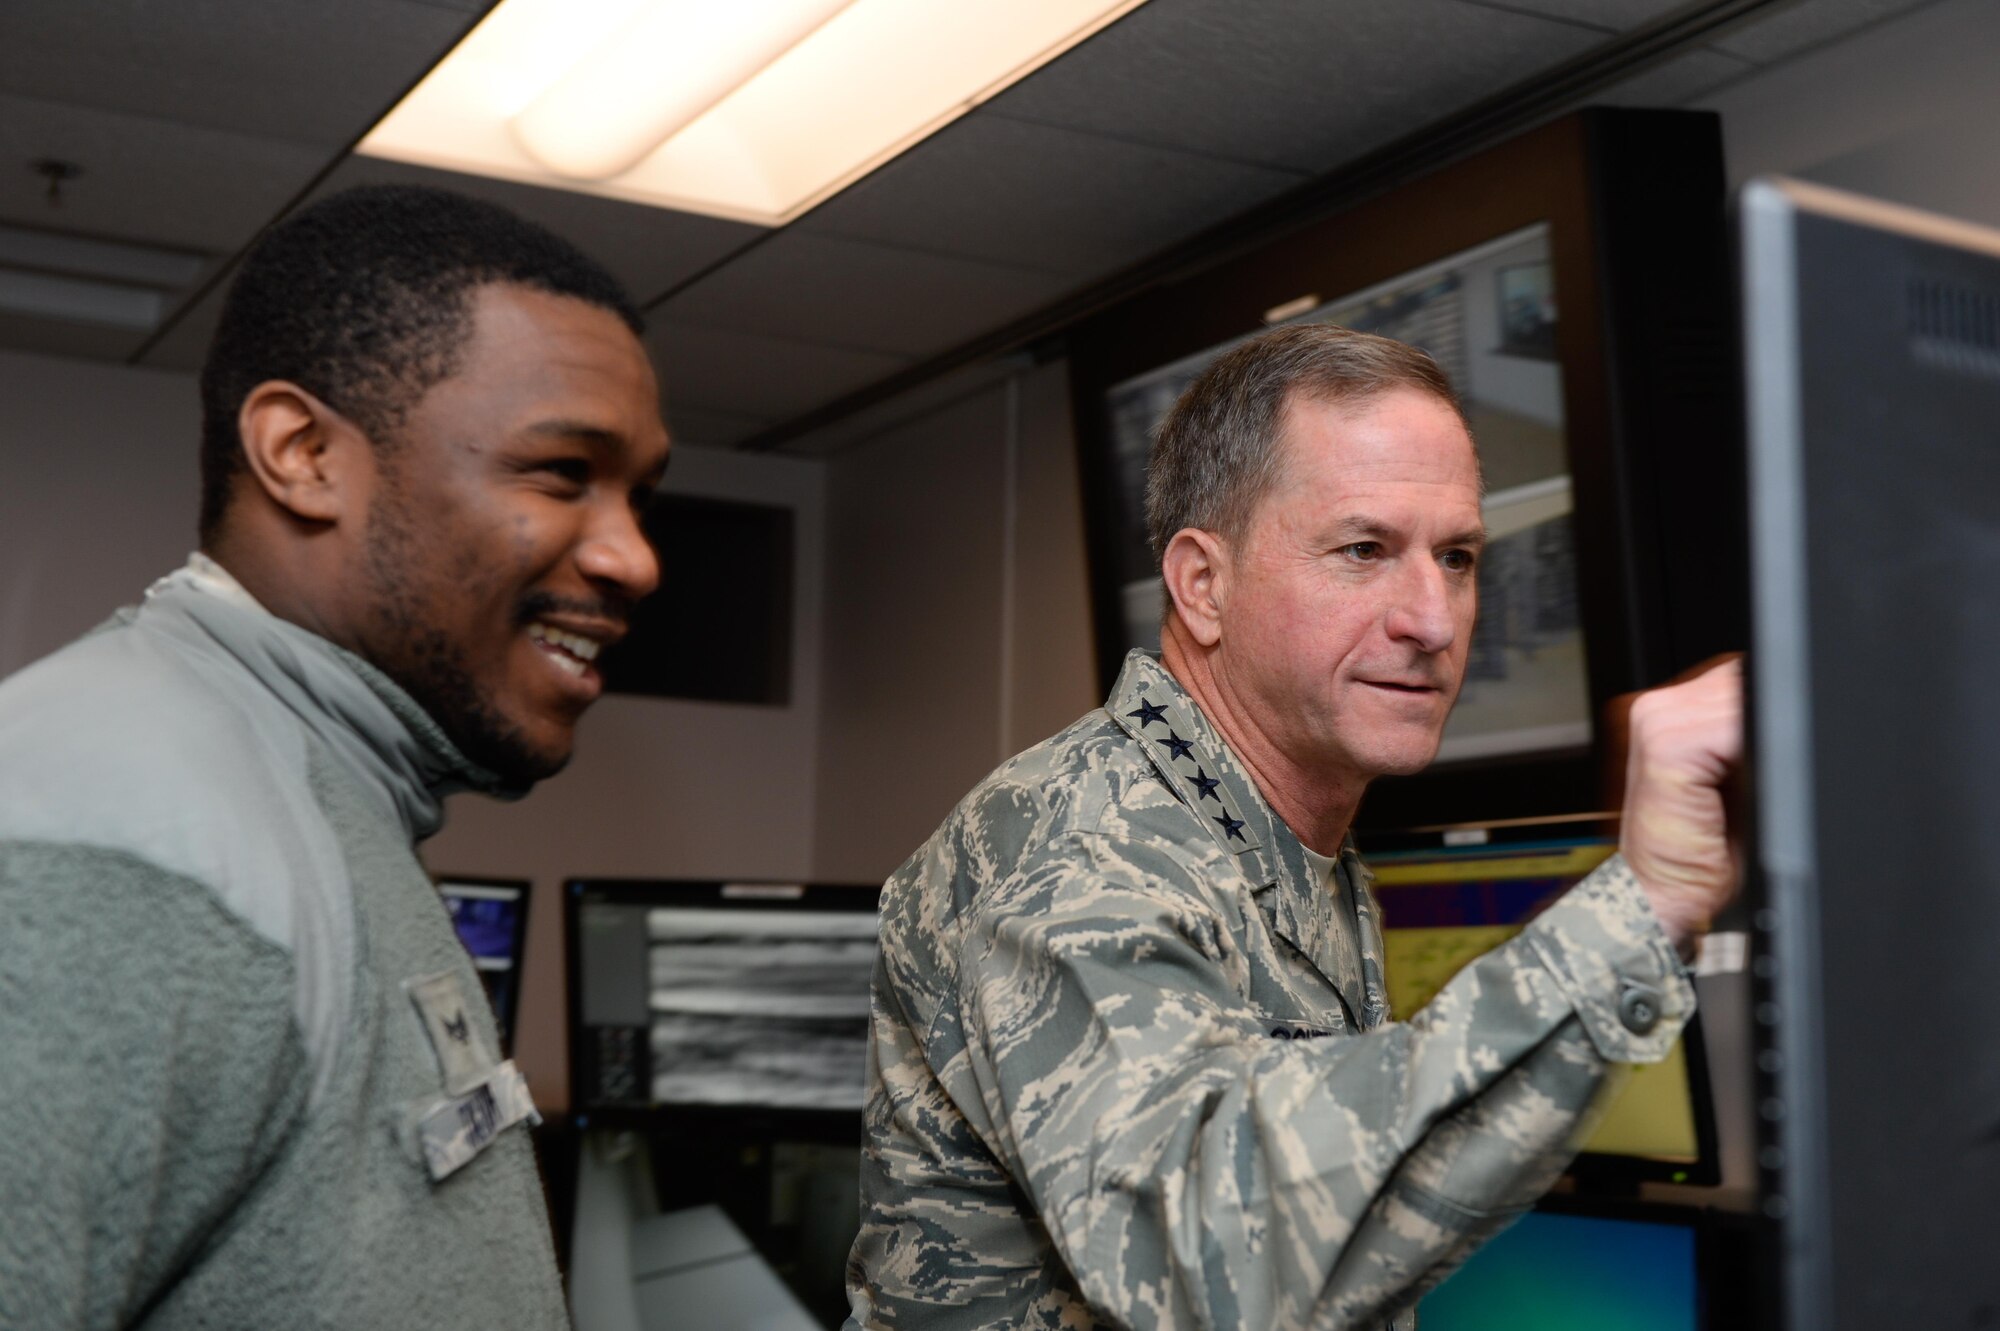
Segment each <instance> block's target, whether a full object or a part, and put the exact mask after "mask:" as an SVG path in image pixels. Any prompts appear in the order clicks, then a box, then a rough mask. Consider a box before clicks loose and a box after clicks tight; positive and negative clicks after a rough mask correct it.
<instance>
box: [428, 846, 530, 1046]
mask: <svg viewBox="0 0 2000 1331" xmlns="http://www.w3.org/2000/svg"><path fill="white" fill-rule="evenodd" d="M438 895H439V896H442V897H443V898H444V904H445V909H447V910H449V911H450V912H451V923H452V927H453V928H455V929H456V930H457V931H458V940H459V941H460V942H461V943H464V944H465V950H466V951H467V952H470V953H471V954H472V965H473V969H475V970H477V971H478V972H479V979H480V983H482V984H484V985H485V986H486V998H487V1001H488V1002H490V1003H491V1004H492V1005H493V1019H494V1021H495V1022H496V1023H497V1024H498V1025H499V1027H500V1043H501V1045H502V1047H503V1048H506V1049H509V1050H511V1049H512V1048H513V1047H514V1018H515V1015H516V1012H517V1011H518V1009H519V1006H520V990H521V945H522V943H523V942H524V941H525V940H526V938H527V932H528V884H527V882H526V881H524V880H522V881H515V880H491V879H486V880H477V881H474V880H468V879H457V878H445V879H440V880H439V882H438Z"/></svg>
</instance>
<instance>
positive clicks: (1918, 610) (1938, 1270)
mask: <svg viewBox="0 0 2000 1331" xmlns="http://www.w3.org/2000/svg"><path fill="white" fill-rule="evenodd" d="M1739 223H1740V228H1741V243H1742V252H1743V260H1744V273H1743V281H1744V297H1745V302H1744V303H1745V340H1746V347H1747V362H1748V370H1749V378H1748V391H1749V422H1750V481H1751V500H1752V503H1751V520H1752V523H1751V537H1752V561H1751V572H1752V586H1753V601H1752V606H1753V612H1754V634H1753V637H1752V647H1753V650H1752V653H1751V657H1750V666H1751V671H1750V674H1751V681H1750V683H1751V704H1752V719H1753V724H1752V726H1751V730H1750V739H1751V743H1752V754H1751V758H1752V762H1751V770H1752V773H1753V778H1754V779H1753V787H1754V791H1755V799H1756V818H1755V820H1754V824H1753V826H1754V831H1755V836H1756V846H1755V849H1754V852H1753V855H1752V861H1753V863H1754V864H1755V865H1756V866H1757V867H1758V869H1759V871H1760V879H1761V886H1762V891H1763V895H1764V902H1765V909H1764V910H1763V911H1762V912H1761V913H1760V914H1759V915H1758V917H1757V924H1758V925H1759V926H1760V928H1759V932H1758V935H1757V938H1756V941H1757V945H1758V950H1759V951H1760V952H1762V953H1763V956H1762V959H1761V965H1760V970H1762V971H1764V972H1767V973H1768V974H1767V977H1766V979H1767V988H1766V991H1765V993H1764V994H1763V995H1762V997H1763V1000H1764V1001H1763V1002H1762V1003H1761V1004H1760V1006H1759V1015H1760V1019H1761V1020H1760V1026H1759V1029H1758V1036H1759V1039H1760V1042H1761V1044H1762V1047H1761V1048H1760V1050H1759V1051H1758V1066H1759V1068H1760V1069H1761V1070H1762V1071H1763V1072H1764V1073H1765V1076H1766V1081H1765V1084H1764V1087H1763V1098H1762V1101H1761V1105H1760V1108H1761V1113H1760V1115H1759V1117H1760V1120H1761V1126H1762V1127H1763V1129H1764V1141H1763V1144H1762V1146H1761V1148H1760V1150H1759V1160H1760V1163H1761V1164H1762V1166H1763V1168H1764V1173H1763V1178H1762V1183H1763V1189H1764V1205H1765V1207H1766V1210H1767V1213H1768V1214H1770V1215H1771V1216H1773V1217H1774V1218H1776V1219H1778V1220H1779V1221H1780V1222H1781V1224H1782V1226H1783V1229H1784V1236H1783V1237H1784V1243H1783V1251H1784V1253H1785V1264H1786V1270H1785V1282H1784V1293H1785V1300H1784V1303H1785V1306H1784V1309H1783V1313H1782V1320H1773V1321H1772V1322H1771V1323H1770V1324H1771V1325H1773V1326H1782V1327H1784V1328H1788V1329H1789V1331H1848V1329H1849V1328H1856V1329H1859V1328H1864V1327H1865V1328H1879V1327H1885V1326H1896V1327H1904V1326H1908V1327H1945V1326H1985V1325H1993V1324H1995V1323H1996V1320H2000V1263H1995V1262H1994V1260H1993V1253H1992V1248H1993V1239H1992V1236H1993V1234H1994V1232H1995V1230H1994V1220H1993V1211H1994V1198H1995V1197H2000V1037H1996V1035H1995V1032H1996V1031H2000V984H1996V983H1994V978H1993V977H1994V972H1995V966H1994V960H1993V958H1994V950H1995V947H1996V944H2000V763H1996V762H1995V752H1996V750H2000V687H1996V684H1995V671H1996V663H2000V573H1996V570H2000V231H1996V230H1992V229H1988V228H1984V227H1976V226H1971V225H1968V224H1965V223H1960V222H1954V221H1949V220H1946V219H1943V218H1939V217H1933V216H1930V215H1928V214H1924V213H1918V212H1915V211H1912V210H1910V209H1905V208H1899V207H1893V206H1890V205H1886V204H1881V203H1876V202H1874V201H1872V200H1867V199H1862V198H1858V197H1856V196H1853V195H1848V194H1842V193H1838V192H1835V191H1832V190H1827V189H1822V188H1818V187H1815V186H1811V185H1805V184H1801V183H1798V182H1795V181H1786V180H1765V181H1758V182H1753V183H1752V184H1751V185H1749V186H1747V187H1746V188H1745V190H1744V192H1743V195H1742V198H1741V202H1740V207H1739Z"/></svg>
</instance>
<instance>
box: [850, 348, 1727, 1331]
mask: <svg viewBox="0 0 2000 1331" xmlns="http://www.w3.org/2000/svg"><path fill="white" fill-rule="evenodd" d="M1480 490H1481V486H1480V479H1479V473H1478V463H1477V459H1476V457H1475V455H1474V453H1473V449H1472V443H1471V440H1470V437H1469V435H1468V434H1467V431H1466V429H1465V425H1464V422H1463V419H1462V417H1461V416H1460V414H1459V412H1458V410H1457V407H1456V405H1455V402H1454V400H1453V398H1452V396H1451V391H1450V388H1449V386H1448V384H1447V383H1446V381H1445V380H1444V378H1443V377H1442V375H1441V374H1440V373H1439V372H1438V370H1437V368H1436V367H1435V365H1433V364H1432V363H1431V362H1430V361H1429V359H1428V358H1427V357H1425V356H1424V355H1423V353H1421V352H1418V351H1415V350H1414V349H1412V348H1408V347H1404V346H1401V345H1400V344H1397V343H1392V342H1387V341H1385V340H1384V339H1380V338H1372V337H1367V336H1365V335H1362V334H1355V333H1350V332H1347V331H1345V330H1342V329H1336V328H1330V327H1326V326H1313V327H1302V328H1294V329H1287V330H1283V331H1280V332H1277V333H1273V334H1269V335H1266V336H1265V337H1262V338H1259V339H1256V340H1254V341H1252V342H1250V343H1248V344H1246V345H1245V346H1243V347H1241V348H1239V349H1237V350H1235V351H1233V352H1231V353H1230V354H1229V355H1227V356H1225V357H1223V358H1222V359H1221V360H1220V361H1219V362H1218V363H1217V364H1216V365H1215V366H1214V367H1213V368H1212V369H1211V370H1209V371H1208V372H1207V373H1206V374H1205V375H1204V376H1203V377H1202V379H1201V380H1199V381H1198V382H1197V383H1196V384H1195V385H1194V386H1192V387H1191V388H1190V389H1189V391H1188V393H1187V395H1186V396H1185V397H1184V398H1183V399H1182V400H1181V402H1180V403H1179V404H1178V405H1177V406H1176V407H1175V409H1174V412H1173V413H1172V414H1171V415H1170V417H1169V418H1168V420H1167V422H1166V423H1165V425H1164V426H1163V427H1162V430H1161V435H1160V439H1159V442H1158V445H1157V446H1156V448H1155V452H1154V456H1153V459H1152V461H1151V463H1150V467H1149V473H1148V485H1147V509H1148V520H1149V525H1150V527H1151V531H1152V536H1153V539H1154V543H1155V547H1156V549H1158V550H1160V552H1161V555H1162V574H1163V578H1164V580H1165V583H1166V587H1167V591H1168V597H1169V604H1168V609H1167V613H1166V622H1165V625H1164V628H1163V634H1162V649H1163V650H1162V653H1161V655H1160V656H1159V657H1157V658H1156V657H1153V656H1151V655H1150V654H1146V653H1138V652H1135V653H1133V654H1132V655H1131V656H1130V657H1129V658H1128V659H1127V661H1126V663H1125V667H1124V671H1123V673H1122V675H1121V676H1120V678H1119V680H1118V683H1117V685H1116V687H1115V688H1114V690H1113V692H1112V695H1111V698H1110V699H1109V700H1108V701H1107V703H1106V704H1105V707H1104V708H1103V709H1102V710H1100V711H1096V712H1092V713H1091V714H1090V715H1088V716H1086V717H1084V718H1083V719H1082V720H1080V721H1078V722H1077V723H1076V724H1075V725H1073V726H1071V727H1070V728H1069V729H1067V730H1065V731H1064V732H1062V733H1061V734H1059V735H1057V736H1055V737H1054V738H1052V739H1050V740H1047V741H1046V742H1044V743H1042V744H1040V745H1037V746H1036V747H1034V748H1032V749H1030V750H1028V751H1027V752H1026V753H1023V754H1021V755H1020V756H1018V757H1016V758H1015V759H1013V760H1012V761H1011V762H1008V763H1006V764H1005V765H1003V766H1002V767H1001V768H1000V769H999V770H998V771H996V772H995V773H993V774H992V775H991V776H989V777H988V778H987V779H986V780H985V781H983V782H981V783H980V785H979V786H978V787H976V788H975V789H974V790H973V791H972V793H971V794H970V795H968V796H967V797H966V798H965V799H964V800H963V801H962V802H961V803H960V804H959V806H958V808H957V809H956V810H954V812H953V813H952V815H951V816H950V817H949V818H948V819H946V821H945V823H944V825H943V826H942V827H940V828H939V829H938V831H937V833H936V834H935V835H933V836H932V838H931V839H930V841H929V842H927V843H926V844H925V845H924V846H923V847H922V848H921V849H920V850H918V852H917V853H916V854H915V855H914V856H912V857H911V859H910V860H909V861H908V862H907V863H906V864H905V865H904V866H903V867H902V868H901V869H899V870H898V871H897V872H896V874H895V875H894V876H893V877H892V878H891V879H890V880H889V882H888V884H887V886H886V888H885V891H884V896H883V901H882V911H883V919H882V960H881V965H880V968H879V970H878V972H877V974H876V979H875V986H874V1020H873V1030H872V1037H871V1040H870V1058H871V1068H870V1079H871V1094H870V1098H869V1104H868V1110H867V1129H866V1132H867V1140H866V1149H865V1151H864V1158H863V1164H862V1180H861V1185H862V1228H861V1234H860V1237H859V1238H858V1240H857V1241H856V1244H855V1249H854V1255H853V1258H852V1260H851V1262H850V1274H849V1296H850V1300H851V1303H852V1306H853V1311H854V1318H853V1321H852V1322H851V1323H850V1326H860V1327H899V1328H901V1327H924V1328H972V1327H992V1326H1008V1327H1038V1328H1057V1327H1062V1328H1082V1327H1093V1326H1132V1327H1161V1328H1167V1327H1204V1328H1206V1327H1245V1328H1259V1329H1262V1328H1272V1327H1304V1326H1312V1327H1343V1328H1347V1327H1355V1328H1360V1327H1382V1326H1389V1327H1394V1328H1398V1331H1401V1329H1403V1328H1408V1327H1412V1326H1414V1323H1415V1317H1414V1314H1413V1313H1412V1312H1410V1311H1409V1309H1410V1308H1411V1306H1412V1305H1413V1304H1414V1303H1415V1301H1416V1300H1417V1298H1418V1296H1419V1295H1421V1294H1422V1293H1423V1292H1424V1291H1425V1290H1426V1289H1428V1288H1430V1287H1431V1286H1432V1285H1434V1284H1436V1283H1437V1282H1438V1281H1439V1280H1441V1279H1442V1278H1443V1277H1444V1276H1445V1275H1446V1274H1447V1273H1449V1271H1450V1270H1451V1269H1452V1268H1453V1267H1454V1266H1455V1265H1456V1264H1457V1263H1459V1262H1461V1261H1463V1260H1464V1258H1465V1257H1466V1256H1467V1255H1469V1254H1470V1253H1471V1251H1472V1250H1473V1249H1474V1248H1475V1247H1476V1246H1477V1245H1478V1244H1480V1243H1481V1242H1483V1241H1484V1240H1486V1239H1487V1238H1490V1237H1491V1236H1492V1235H1493V1234H1494V1233H1495V1232H1497V1231H1498V1230H1499V1229H1500V1228H1501V1227H1502V1226H1503V1225H1505V1224H1506V1223H1507V1221H1508V1220H1509V1219H1511V1218H1512V1217H1513V1216H1514V1215H1516V1214H1518V1213H1519V1212H1520V1211H1521V1210H1522V1209H1524V1208H1526V1207H1527V1206H1529V1205H1531V1204H1532V1203H1533V1202H1534V1200H1535V1199H1536V1197H1538V1196H1539V1195H1540V1194H1541V1193H1542V1191H1543V1190H1545V1189H1546V1188H1547V1187H1548V1186H1549V1184H1550V1183H1551V1182H1552V1181H1553V1180H1554V1179H1555V1177H1556V1176H1557V1174H1558V1173H1559V1172H1560V1171H1561V1169H1562V1168H1563V1167H1564V1165H1565V1164H1566V1162H1567V1161H1568V1159H1569V1157H1570V1154H1571V1152H1572V1149H1573V1143H1574V1142H1575V1141H1577V1140H1578V1139H1579V1137H1580V1135H1581V1133H1582V1132H1583V1130H1584V1129H1585V1128H1586V1126H1587V1119H1588V1117H1589V1115H1590V1112H1591V1109H1592V1107H1593V1105H1594V1104H1596V1103H1598V1102H1599V1100H1600V1099H1601V1096H1600V1092H1601V1091H1602V1090H1603V1088H1604V1087H1605V1086H1606V1085H1607V1084H1608V1083H1609V1082H1610V1081H1611V1080H1612V1079H1613V1077H1614V1076H1615V1073H1616V1070H1617V1068H1618V1067H1619V1066H1620V1065H1623V1064H1632V1063H1644V1062H1651V1061H1655V1060H1657V1059H1659V1058H1661V1057H1663V1056H1664V1055H1665V1054H1666V1053H1667V1051H1668V1050H1669V1048H1670V1047H1671V1046H1672V1044H1673V1042H1674V1040H1675V1038H1676V1037H1677V1036H1678V1034H1679V1033H1680V1030H1681V1028H1682V1026H1683V1025H1684V1023H1685V1022H1686V1020H1687V1018H1688V1015H1689V1014H1690V1013H1691V1011H1692V1010H1693V1005H1694V994H1693V990H1692V988H1691V986H1690V985H1689V983H1688V981H1687V979H1686V978H1685V973H1684V971H1683V970H1682V968H1681V966H1680V965H1679V964H1678V962H1677V960H1676V951H1677V950H1678V951H1679V952H1680V953H1681V954H1683V955H1685V954H1687V953H1688V952H1690V951H1691V949H1692V947H1693V945H1694V942H1695V940H1696V939H1697V938H1698V937H1699V934H1700V932H1701V931H1702V930H1703V929H1704V928H1706V925H1707V921H1708V919H1709V918H1710V917H1711V916H1712V914H1713V912H1714V911H1715V910H1717V909H1719V908H1720V906H1721V905H1722V904H1723V902H1724V901H1725V900H1726V898H1727V896H1728V893H1729V891H1730V890H1732V887H1733V875H1732V873H1731V870H1730V861H1729V855H1728V851H1727V847H1726V843H1725V841H1724V837H1723V820H1722V806H1721V801H1720V799H1719V797H1718V795H1717V792H1716V787H1717V785H1718V784H1719V782H1720V781H1721V780H1722V778H1723V776H1724V775H1725V774H1726V772H1727V771H1728V770H1729V768H1730V766H1731V765H1732V763H1733V762H1734V760H1735V754H1736V745H1737V744H1738V742H1739V741H1738V739H1737V736H1738V733H1739V730H1740V684H1739V682H1738V676H1737V674H1736V671H1735V670H1734V668H1733V667H1726V668H1724V669H1721V670H1717V671H1714V672H1711V673H1710V674H1708V675H1706V676H1703V677H1702V678H1701V679H1698V680H1696V681H1694V682H1693V683H1690V684H1688V685H1684V686H1681V687H1679V688H1677V689H1673V690H1665V691H1662V692H1660V693H1656V694H1652V695H1648V696H1647V698H1645V699H1642V700H1641V702H1642V704H1643V705H1641V706H1639V707H1636V708H1635V710H1634V720H1633V746H1634V747H1633V759H1632V767H1631V772H1630V777H1629V781H1628V785H1629V793H1628V799H1627V806H1626V820H1625V833H1624V842H1623V845H1622V847H1621V850H1622V853H1621V855H1618V856H1614V857H1613V858H1612V859H1611V860H1609V861H1608V862H1607V863H1606V864H1605V865H1604V866H1603V867H1602V868H1600V869H1599V870H1598V871H1597V872H1595V873H1593V874H1592V875H1591V876H1590V877H1589V878H1588V879H1586V880H1585V881H1584V882H1582V883H1580V884H1579V885H1578V886H1577V887H1576V888H1574V889H1572V890H1571V891H1570V892H1569V893H1568V894H1566V895H1565V896H1564V897H1563V898H1562V899H1561V900H1559V901H1558V902H1556V903H1555V904H1554V905H1552V906H1551V907H1550V908H1549V909H1548V910H1547V911H1545V912H1544V913H1543V914H1542V915H1540V916H1539V917H1537V918H1536V919H1535V920H1534V921H1533V922H1532V923H1531V924H1530V925H1529V926H1528V927H1527V929H1526V930H1525V931H1524V932H1522V933H1521V934H1520V935H1519V936H1517V937H1516V938H1514V939H1512V940H1511V941H1509V942H1507V943H1506V944H1504V945H1502V946H1501V947H1499V948H1496V949H1495V950H1493V951H1492V952H1490V953H1488V954H1486V955H1485V956H1484V957H1482V958H1480V959H1478V960H1477V961H1475V962H1474V963H1473V964H1471V965H1470V966H1468V967H1467V968H1466V969H1465V970H1464V971H1462V972H1461V973H1460V974H1459V975H1458V976H1457V977H1456V978H1454V979H1453V980H1452V981H1451V983H1449V984H1448V985H1446V986H1445V988H1444V989H1443V990H1442V991H1441V992H1440V993H1439V994H1438V995H1437V996H1436V997H1435V998H1434V999H1433V1000H1432V1001H1431V1003H1430V1004H1429V1005H1428V1006H1427V1007H1426V1008H1425V1009H1424V1010H1423V1011H1422V1012H1421V1013H1419V1014H1417V1015H1416V1016H1415V1017H1414V1018H1412V1019H1411V1020H1410V1021H1408V1022H1403V1023H1391V1022H1389V1021H1387V1019H1386V1018H1387V1008H1388V1003H1387V998H1386V994H1385V990H1384V986H1383V977H1382V961H1381V958H1382V945H1381V932H1380V928H1379V925H1378V922H1377V919H1376V914H1375V907H1374V903H1373V901H1372V899H1371V897H1370V895H1369V877H1368V873H1367V870H1366V869H1365V868H1364V867H1363V865H1362V864H1361V862H1360V860H1359V859H1358V858H1357V856H1356V855H1355V853H1354V849H1353V846H1352V843H1351V842H1350V841H1349V840H1348V838H1347V829H1348V827H1349V825H1350V823H1351V821H1352V818H1353V813H1354V808H1355V805H1356V803H1357V802H1358V800H1359V798H1360V795H1361V792H1362V790H1363V789H1364V788H1365V786H1366V784H1367V782H1368V780H1369V779H1371V778H1372V777H1374V776H1377V775H1382V774H1386V773H1391V772H1408V771H1414V770H1417V769H1418V768H1421V767H1422V766H1423V765H1424V764H1426V763H1428V762H1429V760H1430V758H1431V757H1432V756H1433V755H1434V754H1435V751H1436V746H1437V741H1438V734H1439V731H1440V730H1441V729H1442V726H1443V724H1444V719H1445V716H1446V714H1447V713H1448V711H1449V709H1450V705H1451V702H1452V700H1453V699H1454V698H1455V697H1456V694H1457V689H1458V684H1459V681H1460V679H1461V678H1462V674H1463V667H1464V662H1465V654H1466V643H1467V639H1468V637H1469V634H1470V631H1471V627H1472V620H1473V612H1474V608H1475V607H1474V565H1475V562H1476V559H1477V556H1478V553H1479V549H1480V546H1481V544H1482V541H1483V534H1482V529H1481V525H1480V520H1479V497H1480ZM1322 852H1323V853H1322Z"/></svg>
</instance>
